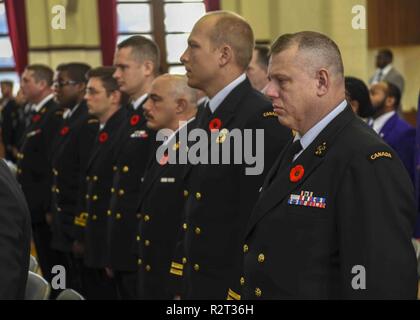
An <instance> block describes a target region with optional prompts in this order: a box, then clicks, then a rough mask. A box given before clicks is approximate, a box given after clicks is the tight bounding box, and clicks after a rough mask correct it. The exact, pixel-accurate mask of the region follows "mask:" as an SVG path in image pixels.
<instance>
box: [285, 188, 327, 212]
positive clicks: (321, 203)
mask: <svg viewBox="0 0 420 320" xmlns="http://www.w3.org/2000/svg"><path fill="white" fill-rule="evenodd" d="M313 195H314V193H313V192H310V191H302V192H301V193H300V195H297V194H291V195H290V197H289V200H288V201H287V203H288V204H289V205H293V206H303V207H315V208H320V209H325V208H326V206H327V199H326V198H321V197H314V196H313Z"/></svg>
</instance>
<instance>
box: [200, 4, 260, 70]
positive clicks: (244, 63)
mask: <svg viewBox="0 0 420 320" xmlns="http://www.w3.org/2000/svg"><path fill="white" fill-rule="evenodd" d="M204 21H205V22H208V23H210V24H211V27H210V28H209V29H208V33H209V37H210V41H211V43H212V44H213V46H214V47H217V48H218V47H221V46H223V45H228V46H230V47H231V48H232V50H233V52H234V56H235V60H236V63H237V65H238V66H239V67H240V68H241V69H242V70H243V71H245V70H246V69H247V68H248V65H249V63H250V62H251V59H252V51H253V49H254V33H253V31H252V28H251V26H250V25H249V23H248V22H247V21H246V20H245V19H244V18H242V17H241V16H239V15H237V14H236V13H233V12H228V11H213V12H210V13H207V14H206V15H205V16H203V17H202V18H201V19H200V20H199V22H198V23H201V22H204Z"/></svg>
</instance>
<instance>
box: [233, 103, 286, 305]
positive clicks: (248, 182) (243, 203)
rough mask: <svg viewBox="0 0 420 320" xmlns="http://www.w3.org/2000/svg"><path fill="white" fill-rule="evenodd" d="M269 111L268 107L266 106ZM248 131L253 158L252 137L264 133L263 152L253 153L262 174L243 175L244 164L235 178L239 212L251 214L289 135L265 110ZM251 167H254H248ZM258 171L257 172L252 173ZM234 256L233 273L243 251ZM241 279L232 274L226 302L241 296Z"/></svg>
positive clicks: (239, 264)
mask: <svg viewBox="0 0 420 320" xmlns="http://www.w3.org/2000/svg"><path fill="white" fill-rule="evenodd" d="M270 108H271V107H270ZM247 127H248V128H251V129H252V130H253V135H254V140H253V148H252V150H253V155H254V156H255V155H256V150H259V149H258V147H257V144H258V143H259V141H258V140H256V139H255V136H256V131H255V130H256V129H260V130H263V132H264V151H263V154H257V155H256V156H257V158H258V160H257V162H258V161H262V160H264V161H263V163H264V166H263V172H261V173H259V174H257V175H249V174H248V175H247V174H246V172H245V169H246V168H249V165H244V166H243V167H242V170H241V172H239V176H238V179H239V180H240V183H239V184H238V185H239V189H240V196H239V199H240V211H241V212H244V211H249V212H251V211H252V209H253V207H254V205H255V203H256V202H257V199H258V195H259V189H260V188H261V186H262V184H263V182H264V178H265V175H266V174H267V173H268V171H270V169H271V166H272V165H273V163H274V161H275V159H276V158H277V156H278V155H279V154H280V153H281V151H282V150H283V148H284V146H285V145H286V144H287V143H288V142H289V141H290V139H291V138H292V132H291V130H290V129H287V128H286V127H284V126H282V125H280V123H279V122H278V119H277V116H276V115H275V114H274V113H273V112H272V111H270V110H267V111H266V112H264V113H258V114H257V115H255V117H254V118H253V123H251V124H250V125H249V126H247ZM251 167H254V165H252V166H251ZM256 172H258V171H256ZM247 223H248V221H244V223H243V224H242V225H241V226H238V227H239V228H241V230H239V232H238V233H237V234H238V235H239V236H240V237H242V238H241V239H240V240H241V241H240V242H239V243H243V238H244V237H245V228H246V226H247ZM237 254H238V256H237V259H236V262H237V264H238V267H237V268H235V270H242V268H243V266H242V265H243V260H242V259H243V252H242V248H238V252H237ZM242 277H243V273H242V274H235V275H232V277H231V279H232V282H231V283H230V285H229V290H228V292H227V293H226V294H227V299H229V300H231V299H232V300H239V299H240V295H241V287H242V284H241V278H242Z"/></svg>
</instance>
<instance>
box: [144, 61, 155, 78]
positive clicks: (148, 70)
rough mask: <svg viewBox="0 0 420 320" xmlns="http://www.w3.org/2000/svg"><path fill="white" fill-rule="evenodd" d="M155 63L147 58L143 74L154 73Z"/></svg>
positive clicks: (149, 74)
mask: <svg viewBox="0 0 420 320" xmlns="http://www.w3.org/2000/svg"><path fill="white" fill-rule="evenodd" d="M153 69H154V64H153V62H152V61H150V60H146V61H144V62H143V74H144V75H145V76H151V75H153Z"/></svg>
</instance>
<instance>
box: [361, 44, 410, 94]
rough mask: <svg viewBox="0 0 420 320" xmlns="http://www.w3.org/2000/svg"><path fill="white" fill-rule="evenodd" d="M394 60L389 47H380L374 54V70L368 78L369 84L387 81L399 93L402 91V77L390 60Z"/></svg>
mask: <svg viewBox="0 0 420 320" xmlns="http://www.w3.org/2000/svg"><path fill="white" fill-rule="evenodd" d="M393 60H394V55H393V53H392V51H391V50H389V49H382V50H380V51H379V52H378V55H377V56H376V68H377V69H376V72H375V74H374V75H373V76H372V77H371V78H370V79H369V84H370V85H372V84H376V83H378V82H382V81H388V82H390V83H392V84H394V85H396V86H397V87H398V89H400V91H401V94H402V93H403V92H404V78H403V76H402V75H401V73H399V72H398V70H397V69H395V68H394V67H393V66H392V61H393Z"/></svg>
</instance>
